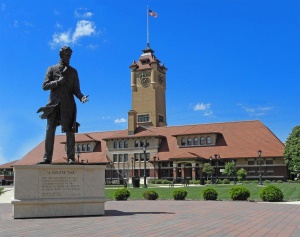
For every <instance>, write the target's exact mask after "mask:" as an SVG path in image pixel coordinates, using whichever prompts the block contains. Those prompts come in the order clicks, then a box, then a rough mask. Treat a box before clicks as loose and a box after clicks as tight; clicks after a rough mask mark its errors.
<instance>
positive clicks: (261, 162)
mask: <svg viewBox="0 0 300 237" xmlns="http://www.w3.org/2000/svg"><path fill="white" fill-rule="evenodd" d="M259 161H260V165H264V163H265V162H264V161H263V160H257V165H259Z"/></svg>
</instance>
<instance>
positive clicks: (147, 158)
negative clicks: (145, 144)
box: [146, 153, 150, 161]
mask: <svg viewBox="0 0 300 237" xmlns="http://www.w3.org/2000/svg"><path fill="white" fill-rule="evenodd" d="M149 160H150V153H146V161H149Z"/></svg>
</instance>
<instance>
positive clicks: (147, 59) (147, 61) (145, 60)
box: [140, 58, 150, 65]
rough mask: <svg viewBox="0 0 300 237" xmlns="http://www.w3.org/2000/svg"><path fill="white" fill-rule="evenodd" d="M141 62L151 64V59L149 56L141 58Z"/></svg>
mask: <svg viewBox="0 0 300 237" xmlns="http://www.w3.org/2000/svg"><path fill="white" fill-rule="evenodd" d="M140 62H141V64H142V65H145V64H149V63H150V59H149V58H145V59H141V60H140Z"/></svg>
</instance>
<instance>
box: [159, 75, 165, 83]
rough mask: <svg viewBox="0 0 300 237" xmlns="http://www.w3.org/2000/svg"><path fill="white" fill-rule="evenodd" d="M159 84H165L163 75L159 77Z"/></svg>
mask: <svg viewBox="0 0 300 237" xmlns="http://www.w3.org/2000/svg"><path fill="white" fill-rule="evenodd" d="M158 81H159V84H163V83H164V77H163V75H161V74H160V75H159V80H158Z"/></svg>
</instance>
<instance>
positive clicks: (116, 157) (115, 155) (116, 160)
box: [113, 154, 118, 163]
mask: <svg viewBox="0 0 300 237" xmlns="http://www.w3.org/2000/svg"><path fill="white" fill-rule="evenodd" d="M113 161H114V163H116V162H118V155H117V154H114V155H113Z"/></svg>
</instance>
